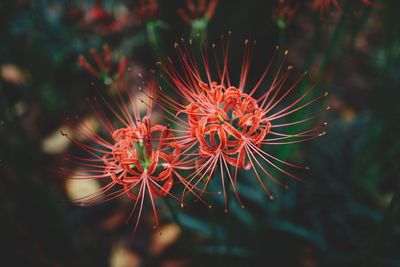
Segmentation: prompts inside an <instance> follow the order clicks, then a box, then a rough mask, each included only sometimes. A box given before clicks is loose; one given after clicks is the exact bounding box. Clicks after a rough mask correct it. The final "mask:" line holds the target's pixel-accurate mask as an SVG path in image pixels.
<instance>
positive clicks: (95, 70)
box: [78, 44, 128, 87]
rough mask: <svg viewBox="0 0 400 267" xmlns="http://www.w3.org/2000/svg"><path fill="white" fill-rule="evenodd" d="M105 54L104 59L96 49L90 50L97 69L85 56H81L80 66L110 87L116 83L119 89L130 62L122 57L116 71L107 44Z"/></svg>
mask: <svg viewBox="0 0 400 267" xmlns="http://www.w3.org/2000/svg"><path fill="white" fill-rule="evenodd" d="M103 52H104V57H103V58H102V57H101V56H100V55H99V53H98V52H97V51H96V50H95V49H93V48H92V49H90V50H89V53H90V55H91V56H92V58H93V61H94V63H95V66H96V67H94V66H93V65H92V64H90V63H89V62H88V61H87V60H86V58H85V57H84V56H83V55H79V57H78V64H79V65H80V66H81V67H82V68H83V69H85V70H86V71H87V72H89V73H90V74H91V75H93V76H94V77H96V78H98V79H101V80H102V81H103V82H104V83H105V84H107V85H110V84H113V83H114V84H115V85H116V86H117V87H118V86H120V85H121V83H122V82H123V77H124V74H125V73H126V71H127V65H128V61H127V60H126V58H125V57H121V58H120V60H119V63H118V68H117V69H116V70H115V71H114V69H113V68H112V54H111V51H110V47H109V46H108V45H107V44H105V45H104V46H103Z"/></svg>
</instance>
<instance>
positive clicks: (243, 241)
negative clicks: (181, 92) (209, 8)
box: [0, 0, 400, 267]
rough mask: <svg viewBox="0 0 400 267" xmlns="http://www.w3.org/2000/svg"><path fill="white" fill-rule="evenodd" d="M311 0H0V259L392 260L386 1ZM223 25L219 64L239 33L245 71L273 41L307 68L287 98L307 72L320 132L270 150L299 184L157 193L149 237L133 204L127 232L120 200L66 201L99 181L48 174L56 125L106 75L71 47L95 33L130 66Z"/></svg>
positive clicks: (398, 27)
mask: <svg viewBox="0 0 400 267" xmlns="http://www.w3.org/2000/svg"><path fill="white" fill-rule="evenodd" d="M209 2H210V4H212V3H213V2H215V1H209ZM310 2H311V1H294V0H292V1H264V0H252V1H241V0H229V1H228V0H221V1H219V3H218V6H217V7H216V10H215V13H214V14H199V16H198V17H195V18H191V21H190V22H187V21H185V20H183V19H182V17H181V16H182V11H177V10H181V9H183V10H185V9H187V7H186V6H185V1H183V0H182V1H181V0H158V4H157V5H154V3H155V2H154V1H150V0H149V1H144V2H143V1H127V0H107V1H106V0H105V1H90V0H87V1H77V0H70V1H68V0H58V1H51V0H31V1H30V0H3V1H1V2H0V105H1V108H0V149H1V150H0V172H1V179H0V196H1V202H2V203H1V206H0V211H1V213H0V229H1V231H2V233H1V239H2V244H3V245H2V249H1V254H2V257H1V259H0V260H1V265H3V266H303V267H318V266H400V253H399V241H400V227H399V222H400V182H399V172H400V164H399V160H400V157H399V151H400V140H399V138H398V135H399V132H400V131H399V130H400V129H399V119H400V116H399V115H400V105H399V103H398V102H399V99H400V93H399V90H400V75H399V74H400V19H399V17H398V16H399V15H398V14H399V12H400V2H399V1H397V0H387V1H380V2H379V1H376V2H379V3H381V4H382V6H383V7H381V8H373V7H371V6H369V5H365V4H363V3H362V1H358V0H352V1H350V0H349V1H342V2H341V6H342V10H341V11H340V10H337V9H336V8H335V7H332V8H331V12H329V14H324V12H319V11H316V10H313V9H311V8H310ZM152 5H153V6H152ZM210 15H211V16H210ZM227 31H232V50H231V54H232V55H233V56H232V57H231V58H232V61H231V64H232V65H237V66H240V62H241V57H240V56H237V55H241V53H242V47H243V42H244V40H245V39H246V38H251V39H255V40H257V48H256V55H257V56H256V57H255V58H254V60H253V65H254V68H253V71H252V72H251V73H250V79H252V78H253V79H255V78H257V77H258V75H259V72H257V71H255V70H257V69H261V68H262V67H263V66H264V65H265V62H267V61H268V60H269V58H270V57H271V56H272V55H273V53H275V52H274V47H275V46H276V45H279V47H281V48H282V49H288V50H289V56H288V58H289V61H290V63H292V64H293V65H294V66H295V68H296V69H297V70H298V72H299V73H300V72H301V71H303V70H308V71H309V74H310V75H309V77H310V78H309V79H307V80H304V81H303V82H302V84H301V85H300V90H299V94H300V93H301V91H304V90H305V89H307V88H309V86H310V84H312V82H313V81H315V80H318V81H319V85H318V88H319V89H318V90H319V92H321V91H322V92H323V91H324V90H325V89H327V90H328V91H329V93H330V96H329V98H328V100H327V105H329V106H330V107H331V109H330V112H329V113H328V114H327V115H326V116H325V120H326V121H328V123H329V128H328V135H327V136H325V137H323V138H320V139H318V140H316V141H312V142H309V143H307V144H301V145H291V146H282V147H278V148H276V151H275V152H276V153H277V154H278V156H279V157H280V158H282V159H285V160H292V161H296V162H302V163H304V164H305V165H307V166H310V167H311V171H310V173H309V175H308V177H307V181H306V182H305V183H297V182H293V181H288V182H289V183H290V185H291V188H290V190H284V189H281V188H276V187H275V188H273V191H274V193H275V196H276V197H275V200H274V201H272V202H271V201H269V200H268V199H267V197H266V196H265V194H264V193H263V191H262V190H261V189H260V188H259V186H258V185H257V184H256V183H254V184H252V183H251V182H249V184H240V185H239V187H240V188H239V190H240V192H241V194H242V197H243V198H244V199H245V201H246V202H247V203H248V205H246V206H247V208H246V209H241V208H240V207H239V205H238V204H237V203H236V202H234V201H232V202H231V203H230V210H229V212H228V213H224V212H223V203H222V199H221V198H215V200H214V202H216V205H214V207H213V208H212V209H207V208H205V207H203V206H202V205H198V204H193V205H190V206H188V207H187V208H186V207H185V208H184V209H180V208H178V206H179V205H178V204H177V203H173V202H171V203H170V204H169V205H172V209H169V208H168V207H167V206H166V205H165V204H163V203H160V205H161V208H160V214H161V217H162V226H161V230H160V232H158V231H154V230H153V229H152V223H151V213H150V212H148V214H147V213H145V215H144V219H143V221H142V224H141V227H140V228H139V231H138V232H137V234H136V236H135V238H134V239H133V240H130V234H131V231H132V228H133V226H132V222H128V223H125V220H126V218H127V216H128V214H129V207H130V202H129V200H127V199H124V198H121V199H119V200H116V201H113V202H108V203H105V204H103V205H100V206H94V207H90V208H82V207H78V206H76V205H74V204H73V202H72V201H71V199H72V198H74V197H75V196H77V195H78V196H79V195H82V194H84V193H85V192H90V191H91V190H93V188H97V187H98V186H99V185H98V184H96V183H91V182H88V183H80V182H79V181H78V182H71V181H70V180H65V179H64V178H65V177H60V176H59V175H58V174H57V172H56V171H55V170H56V169H57V166H60V165H61V164H62V163H63V155H64V154H65V153H67V152H68V151H71V150H74V149H75V148H74V147H73V146H71V145H70V143H69V141H68V140H67V139H66V138H64V137H63V136H61V134H60V130H61V129H65V128H69V129H74V127H75V126H76V124H79V122H81V121H85V122H86V123H88V124H90V125H92V126H93V127H96V121H95V120H94V119H93V112H92V111H91V110H90V108H89V107H88V105H87V103H86V101H85V98H87V97H91V96H94V95H96V94H97V93H98V92H101V94H103V95H107V94H112V91H110V90H107V86H106V84H105V83H107V81H106V79H105V78H107V75H106V76H103V77H102V78H101V79H96V78H94V77H93V76H91V75H90V74H88V73H86V72H85V71H83V70H82V68H80V67H79V65H78V64H77V58H78V55H80V54H83V55H85V57H86V58H88V59H89V56H88V51H89V49H90V48H94V49H96V50H98V51H101V49H102V46H103V45H104V44H105V43H107V44H109V45H110V47H111V49H112V51H113V60H114V62H115V65H117V62H118V60H119V58H120V57H122V56H125V57H127V59H128V66H129V70H130V71H129V75H130V76H132V77H136V76H137V75H138V74H139V73H143V74H144V75H147V74H148V73H149V70H150V69H151V68H154V66H155V62H156V60H157V58H158V57H159V56H166V55H171V54H173V53H174V51H173V43H174V41H175V40H177V39H179V38H181V37H186V38H188V37H189V36H191V35H192V36H196V34H197V33H199V34H200V38H199V39H200V41H204V40H206V39H208V40H212V41H215V42H218V40H219V38H220V37H219V36H220V34H221V33H226V32H227ZM317 93H318V92H317ZM75 116H79V117H77V119H76V120H74V121H75V122H74V124H71V123H66V118H67V117H75ZM240 175H243V176H244V177H246V175H247V176H251V175H253V174H252V173H251V172H243V173H241V174H240ZM278 177H279V174H278ZM250 178H251V177H249V179H248V180H249V181H253V180H254V179H250ZM171 210H175V211H176V212H173V213H170V211H171Z"/></svg>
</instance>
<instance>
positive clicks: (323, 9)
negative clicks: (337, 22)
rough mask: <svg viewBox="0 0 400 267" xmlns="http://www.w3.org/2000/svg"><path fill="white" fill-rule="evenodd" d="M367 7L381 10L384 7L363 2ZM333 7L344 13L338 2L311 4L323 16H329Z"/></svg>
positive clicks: (316, 0)
mask: <svg viewBox="0 0 400 267" xmlns="http://www.w3.org/2000/svg"><path fill="white" fill-rule="evenodd" d="M361 2H363V3H364V4H366V5H369V6H372V7H375V8H379V7H382V5H380V4H377V3H374V2H371V1H370V0H361ZM332 5H333V6H334V7H335V8H336V9H337V10H339V11H342V7H341V6H340V4H339V1H338V0H313V1H312V3H311V8H312V9H314V10H319V11H320V13H321V14H328V13H329V11H330V10H331V7H332Z"/></svg>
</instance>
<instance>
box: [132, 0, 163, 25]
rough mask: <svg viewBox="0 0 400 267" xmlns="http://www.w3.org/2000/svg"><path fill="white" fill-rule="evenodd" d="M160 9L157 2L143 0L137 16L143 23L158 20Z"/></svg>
mask: <svg viewBox="0 0 400 267" xmlns="http://www.w3.org/2000/svg"><path fill="white" fill-rule="evenodd" d="M158 8H159V6H158V3H157V0H148V1H146V0H141V1H140V2H139V5H138V7H137V9H136V15H137V17H138V18H139V20H140V22H142V23H145V22H148V21H152V20H155V19H156V18H157V15H158Z"/></svg>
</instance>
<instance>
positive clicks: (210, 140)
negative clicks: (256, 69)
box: [185, 82, 270, 169]
mask: <svg viewBox="0 0 400 267" xmlns="http://www.w3.org/2000/svg"><path fill="white" fill-rule="evenodd" d="M199 85H200V86H201V88H202V89H203V92H204V93H203V94H201V95H199V96H198V99H199V100H198V101H196V102H192V103H190V104H189V105H188V106H187V107H186V110H185V113H186V114H187V117H188V123H189V125H190V132H191V135H192V137H195V138H197V140H198V142H199V153H200V156H202V157H204V158H208V157H214V156H216V154H217V153H223V156H224V158H225V159H226V161H227V162H228V163H229V164H231V165H232V166H235V167H239V168H244V169H249V168H250V164H248V163H247V164H246V163H245V155H246V153H245V151H244V146H243V145H244V142H245V141H246V140H247V141H250V142H251V143H252V144H253V145H255V146H260V143H261V141H262V140H264V138H265V136H266V135H267V134H268V132H269V130H270V123H269V122H268V121H265V120H263V115H264V114H263V110H262V109H260V108H259V107H258V104H257V101H256V100H255V99H254V98H253V97H251V96H250V95H248V94H246V93H243V92H242V91H241V90H239V89H237V88H235V87H228V88H226V87H225V86H223V85H218V84H217V83H215V82H213V83H212V84H211V87H210V86H208V85H207V84H205V83H200V84H199Z"/></svg>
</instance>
